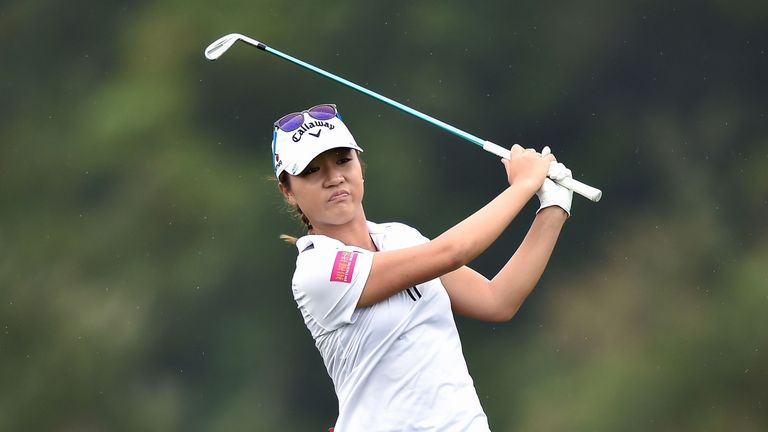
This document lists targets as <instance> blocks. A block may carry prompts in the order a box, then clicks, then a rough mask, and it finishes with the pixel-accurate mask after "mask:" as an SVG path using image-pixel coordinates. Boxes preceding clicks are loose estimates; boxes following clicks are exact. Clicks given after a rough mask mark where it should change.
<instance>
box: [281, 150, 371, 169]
mask: <svg viewBox="0 0 768 432" xmlns="http://www.w3.org/2000/svg"><path fill="white" fill-rule="evenodd" d="M336 148H349V149H353V150H357V151H359V152H362V151H363V149H361V148H360V147H358V146H357V145H356V144H339V143H326V144H325V145H320V146H317V147H313V148H312V151H311V152H305V153H302V155H301V156H300V157H299V158H298V159H297V160H296V161H294V163H293V164H291V166H290V167H286V168H285V169H284V171H285V172H287V173H288V174H290V175H299V174H300V173H301V172H302V171H304V169H306V168H307V165H309V163H310V162H312V160H313V159H314V158H316V157H318V156H320V155H321V154H322V153H323V152H326V151H328V150H332V149H336Z"/></svg>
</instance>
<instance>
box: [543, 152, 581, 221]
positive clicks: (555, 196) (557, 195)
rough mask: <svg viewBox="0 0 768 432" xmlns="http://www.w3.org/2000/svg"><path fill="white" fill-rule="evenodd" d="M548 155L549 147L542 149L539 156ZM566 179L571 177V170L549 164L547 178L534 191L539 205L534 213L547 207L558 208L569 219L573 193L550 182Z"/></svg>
mask: <svg viewBox="0 0 768 432" xmlns="http://www.w3.org/2000/svg"><path fill="white" fill-rule="evenodd" d="M549 153H550V150H549V147H544V149H543V150H542V151H541V154H543V155H546V154H549ZM568 177H572V174H571V170H569V169H568V168H566V166H565V165H563V164H562V163H560V162H551V163H550V164H549V172H547V178H546V179H544V184H542V185H541V188H539V190H538V191H536V196H538V197H539V203H540V205H539V209H538V210H537V211H536V213H538V212H540V211H541V209H544V208H547V207H552V206H558V207H560V208H562V209H563V210H565V212H566V213H568V216H569V217H570V216H571V201H572V200H573V191H571V190H570V189H567V188H565V187H563V186H560V185H559V184H557V183H555V182H554V181H552V180H558V181H559V180H562V179H564V178H568Z"/></svg>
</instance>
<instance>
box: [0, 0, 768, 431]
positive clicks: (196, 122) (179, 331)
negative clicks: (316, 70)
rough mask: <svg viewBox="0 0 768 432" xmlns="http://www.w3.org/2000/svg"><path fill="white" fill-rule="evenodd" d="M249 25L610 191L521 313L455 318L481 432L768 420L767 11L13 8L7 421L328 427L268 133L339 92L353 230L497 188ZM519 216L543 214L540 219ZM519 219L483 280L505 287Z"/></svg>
mask: <svg viewBox="0 0 768 432" xmlns="http://www.w3.org/2000/svg"><path fill="white" fill-rule="evenodd" d="M231 32H241V33H244V34H247V35H249V36H252V37H254V38H256V39H259V40H262V41H264V42H265V43H267V44H269V45H271V46H273V47H275V48H277V49H279V50H282V51H284V52H286V53H289V54H291V55H293V56H295V57H298V58H300V59H302V60H304V61H307V62H309V63H312V64H314V65H316V66H318V67H321V68H324V69H326V70H329V71H332V72H335V73H337V74H339V75H341V76H344V77H345V78H347V79H349V80H351V81H354V82H356V83H359V84H361V85H364V86H367V87H369V88H371V89H373V90H375V91H378V92H380V93H383V94H384V95H387V96H389V97H391V98H393V99H395V100H398V101H400V102H403V103H405V104H407V105H410V106H412V107H414V108H416V109H419V110H422V111H424V112H426V113H429V114H431V115H433V116H435V117H437V118H439V119H441V120H443V121H446V122H448V123H450V124H452V125H454V126H457V127H459V128H462V129H465V130H467V131H468V132H471V133H474V134H476V135H478V136H480V137H482V138H484V139H488V140H492V141H494V142H496V143H499V144H503V145H505V146H510V145H511V144H513V143H520V144H522V145H523V146H526V147H536V148H541V147H542V146H544V145H549V146H551V147H552V148H553V150H554V152H555V154H557V155H558V157H559V159H560V160H562V161H564V162H566V163H567V164H568V165H569V167H570V168H571V169H572V170H573V172H574V176H575V177H576V178H578V179H581V180H584V181H587V182H588V183H591V184H594V185H596V186H598V187H601V188H602V189H603V190H604V198H603V200H602V201H601V202H600V203H598V204H594V203H591V202H589V201H586V200H584V199H581V198H575V199H574V204H573V217H572V218H571V219H570V220H569V221H568V223H567V224H566V227H565V229H564V232H563V234H562V237H561V241H560V243H559V245H558V247H557V249H556V251H555V254H554V256H553V258H552V261H551V264H550V267H549V268H548V270H547V272H546V273H545V275H544V277H543V279H542V281H541V283H540V284H539V286H538V288H537V289H536V290H535V291H534V293H533V295H532V296H531V297H530V298H529V299H528V301H527V303H526V304H525V305H524V307H523V309H522V310H521V311H520V313H519V314H518V315H517V316H516V317H515V319H513V320H512V321H511V322H509V323H504V324H489V323H481V322H475V321H470V320H465V319H458V325H459V330H460V332H461V334H462V338H463V342H464V349H465V353H466V358H467V362H468V364H469V367H470V370H471V373H472V374H473V376H474V377H475V381H476V386H477V389H478V392H479V394H480V397H481V400H482V402H483V404H484V407H485V410H486V412H487V414H488V416H489V418H490V422H491V425H492V428H493V429H494V430H495V431H501V432H504V431H516V430H517V431H648V430H654V431H683V430H684V431H725V430H728V431H764V430H768V226H767V225H766V216H768V171H767V170H766V169H765V168H764V166H765V165H766V164H768V103H767V102H766V101H767V100H768V81H767V80H766V77H767V76H768V4H766V3H765V2H758V1H736V2H729V1H725V0H707V1H674V0H673V1H660V0H657V1H634V2H632V1H626V2H615V1H607V0H606V1H594V0H588V1H585V2H551V1H524V2H502V1H490V2H477V1H475V2H466V1H462V2H460V1H412V2H406V1H390V2H377V3H373V2H371V3H363V2H351V1H346V2H292V3H286V2H277V1H271V0H261V1H258V2H242V1H229V2H226V1H225V2H201V1H192V2H190V1H185V2H181V1H164V2H160V1H134V2H121V1H102V2H96V1H77V0H75V1H72V2H56V1H50V0H38V1H32V2H3V3H2V4H0V42H1V44H0V52H2V63H1V67H0V209H2V210H1V211H0V430H2V431H268V430H280V431H321V430H325V428H327V427H328V426H331V425H332V424H333V421H334V419H335V416H336V399H335V396H334V394H333V387H332V384H331V381H330V379H329V378H328V376H327V374H326V372H325V369H324V367H323V365H322V361H321V358H320V356H319V354H318V353H317V352H316V350H315V347H314V344H313V341H312V339H311V337H310V335H309V332H308V331H307V330H306V329H305V328H304V325H303V322H302V320H301V317H300V314H299V313H298V311H297V310H296V306H295V303H294V301H293V299H292V295H291V291H290V277H291V273H292V269H293V262H294V257H295V250H294V248H293V247H292V246H290V245H286V244H284V243H282V242H281V241H280V240H279V239H278V235H279V234H281V233H291V234H300V233H301V226H300V224H299V223H297V222H296V221H295V220H293V219H291V217H290V216H289V215H288V213H287V212H286V211H285V207H284V205H283V203H282V201H281V199H280V196H279V195H278V193H277V191H276V184H275V183H274V181H271V180H270V179H269V177H270V175H271V162H270V148H269V143H270V139H271V125H272V122H273V121H274V119H275V118H277V117H278V116H280V115H282V114H284V113H286V112H290V111H295V110H299V109H303V108H306V107H308V106H310V105H313V104H316V103H321V102H335V103H337V104H338V105H339V108H340V110H341V111H342V113H343V114H344V117H345V120H346V122H347V124H348V125H349V127H350V129H351V130H352V132H353V133H354V134H355V135H356V137H357V140H358V142H359V143H360V144H361V145H362V146H363V147H364V148H365V149H366V152H365V154H364V158H365V160H366V163H367V165H368V173H367V179H368V181H367V182H366V185H367V198H366V209H367V214H368V217H369V218H370V219H371V220H374V221H379V222H385V221H392V220H396V221H402V222H405V223H409V224H412V225H414V226H416V227H418V228H419V229H420V230H421V231H422V232H423V233H424V234H425V235H427V236H430V237H433V236H436V235H438V234H440V233H441V232H442V231H444V230H445V229H447V228H449V227H451V226H452V225H453V224H455V223H456V222H458V221H460V220H461V219H463V218H464V217H466V216H467V215H469V214H471V213H472V212H473V211H474V210H476V209H477V208H479V207H480V206H482V205H483V204H484V203H485V202H486V201H488V200H489V199H490V198H492V197H493V196H495V194H497V193H498V192H499V191H501V190H502V188H503V187H504V175H503V170H502V167H501V165H500V164H499V162H498V160H497V159H496V158H495V157H493V156H491V155H489V154H487V153H485V152H483V151H481V150H480V149H478V148H477V147H475V146H473V145H471V144H470V143H468V142H464V141H461V140H459V139H458V138H456V137H454V136H452V135H449V134H447V133H445V132H443V131H440V130H438V129H436V128H434V127H432V126H430V125H428V124H427V123H424V122H422V121H419V120H416V119H415V118H412V117H410V116H407V115H406V114H403V113H401V112H399V111H396V110H394V109H392V108H389V107H387V106H385V105H383V104H381V103H379V102H377V101H374V100H372V99H370V98H368V97H366V96H363V95H361V94H359V93H356V92H354V91H352V90H350V89H347V88H345V87H341V86H340V85H338V84H336V83H333V82H331V81H328V80H326V79H323V78H321V77H319V76H317V75H314V74H312V73H310V72H309V71H306V70H304V69H301V68H299V67H297V66H295V65H292V64H289V63H286V62H285V61H283V60H280V59H278V58H277V57H273V56H271V55H268V54H265V53H263V52H261V51H257V50H255V49H252V48H249V47H247V46H245V45H242V46H236V47H235V48H233V49H232V50H231V51H230V52H228V53H227V54H226V55H225V56H224V57H222V58H221V59H220V60H219V61H217V62H214V63H211V62H208V61H206V60H205V59H204V58H203V49H204V47H205V46H207V45H208V44H209V43H210V42H212V41H213V40H215V39H216V38H218V37H219V36H221V35H223V34H226V33H231ZM534 201H535V200H534ZM534 204H535V203H534V202H532V203H531V205H530V206H529V207H527V208H526V209H525V211H524V212H523V214H522V215H521V216H520V217H519V219H518V221H516V223H515V224H513V226H511V227H510V229H509V230H508V232H507V233H505V234H504V236H503V237H502V238H501V239H500V240H499V241H498V242H497V243H496V244H495V245H494V246H492V248H491V249H490V250H489V251H488V252H487V253H486V254H485V255H483V256H482V257H480V258H479V259H477V260H476V262H474V263H473V265H472V266H473V267H474V268H475V269H477V270H479V271H480V272H482V273H484V274H485V275H487V276H492V275H493V274H495V272H496V271H497V270H498V269H499V268H500V266H501V265H502V264H503V263H504V262H505V260H506V258H507V257H508V256H509V255H510V254H511V253H512V252H513V251H514V249H515V248H516V245H517V243H518V242H519V241H520V239H521V238H522V236H523V235H524V233H525V231H526V229H527V227H528V225H529V223H530V221H531V220H532V217H533V214H534V211H535V205H534Z"/></svg>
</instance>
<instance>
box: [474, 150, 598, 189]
mask: <svg viewBox="0 0 768 432" xmlns="http://www.w3.org/2000/svg"><path fill="white" fill-rule="evenodd" d="M483 150H485V151H487V152H490V153H493V154H495V155H496V156H499V157H501V158H503V159H509V150H508V149H505V148H504V147H502V146H500V145H498V144H494V143H492V142H490V141H485V142H484V143H483ZM553 181H554V182H555V183H557V184H559V185H561V186H563V187H566V188H568V189H570V190H572V191H573V192H575V193H577V194H579V195H581V196H583V197H584V198H587V199H589V200H590V201H594V202H598V201H600V198H602V197H603V192H602V191H601V190H600V189H597V188H594V187H592V186H590V185H588V184H585V183H582V182H580V181H578V180H575V179H573V178H565V179H563V180H554V179H553Z"/></svg>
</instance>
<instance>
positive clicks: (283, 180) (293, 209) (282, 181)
mask: <svg viewBox="0 0 768 432" xmlns="http://www.w3.org/2000/svg"><path fill="white" fill-rule="evenodd" d="M277 181H278V183H279V186H282V187H284V188H286V189H287V188H289V187H290V185H289V184H288V177H287V176H286V174H285V172H283V173H281V174H280V178H279V179H278V180H277ZM286 204H287V203H286ZM288 205H289V209H288V212H289V213H291V214H292V215H293V216H294V217H296V218H297V219H299V220H301V223H302V224H304V227H305V229H306V230H307V233H309V232H311V231H312V223H311V222H310V221H309V218H307V216H306V215H305V214H304V212H302V211H301V208H300V207H299V206H298V205H291V204H288ZM280 240H282V241H284V242H286V243H290V244H293V245H295V244H296V241H297V240H298V238H297V237H294V236H292V235H289V234H280Z"/></svg>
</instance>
